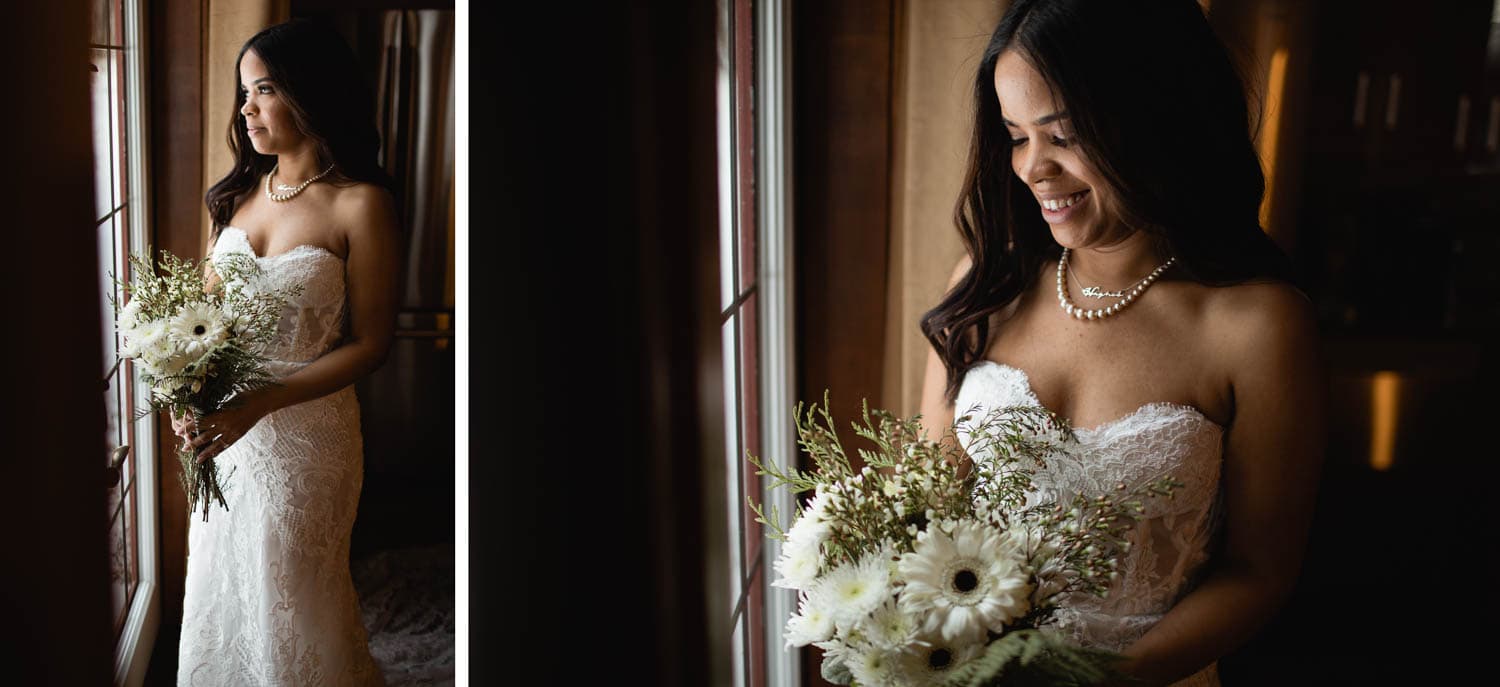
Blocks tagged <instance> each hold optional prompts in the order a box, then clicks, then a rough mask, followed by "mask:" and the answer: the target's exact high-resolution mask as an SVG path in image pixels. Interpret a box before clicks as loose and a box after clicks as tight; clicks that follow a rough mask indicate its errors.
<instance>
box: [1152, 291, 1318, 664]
mask: <svg viewBox="0 0 1500 687" xmlns="http://www.w3.org/2000/svg"><path fill="white" fill-rule="evenodd" d="M1237 288H1240V289H1245V291H1243V293H1242V295H1240V296H1235V297H1233V300H1234V301H1236V302H1234V303H1226V304H1224V305H1225V306H1226V307H1225V308H1224V311H1226V312H1231V313H1237V314H1234V315H1232V316H1231V317H1232V320H1230V321H1229V323H1228V325H1227V326H1224V327H1220V328H1217V331H1211V333H1210V335H1211V336H1214V337H1215V340H1214V341H1212V342H1210V343H1211V344H1213V345H1215V346H1216V347H1217V350H1220V351H1222V352H1223V355H1225V356H1226V358H1227V360H1229V361H1231V372H1230V383H1231V386H1232V389H1233V392H1234V404H1235V410H1234V419H1233V420H1232V422H1231V426H1230V428H1229V430H1228V433H1227V435H1226V438H1225V453H1224V462H1223V472H1222V479H1223V488H1224V497H1225V502H1224V506H1225V517H1226V519H1225V521H1224V528H1225V529H1224V537H1225V540H1224V548H1223V550H1222V554H1221V555H1220V556H1219V557H1218V558H1217V559H1215V560H1214V561H1211V562H1210V565H1211V568H1210V572H1209V573H1208V575H1207V576H1206V577H1205V579H1204V580H1203V582H1202V583H1201V584H1200V585H1199V586H1198V587H1197V588H1196V589H1194V590H1193V591H1192V592H1191V593H1189V594H1188V595H1187V596H1185V597H1183V599H1182V600H1181V601H1180V602H1178V603H1177V605H1176V606H1174V607H1173V608H1172V610H1171V611H1169V612H1168V613H1167V614H1166V615H1165V616H1163V617H1162V619H1161V621H1160V622H1158V623H1157V624H1156V625H1155V626H1154V627H1152V629H1151V630H1150V631H1149V632H1147V633H1146V634H1145V636H1143V637H1141V639H1140V640H1139V641H1137V642H1136V643H1135V644H1134V645H1132V646H1131V647H1129V648H1128V649H1127V650H1126V652H1125V654H1126V656H1127V657H1128V661H1127V663H1126V665H1125V666H1123V668H1124V670H1125V671H1126V672H1127V673H1129V674H1132V675H1135V676H1138V677H1140V678H1143V679H1145V680H1146V681H1147V684H1169V683H1171V682H1172V681H1174V680H1179V679H1182V678H1184V677H1187V676H1188V675H1191V674H1193V673H1194V672H1195V671H1197V670H1199V669H1200V668H1201V667H1203V666H1205V665H1207V664H1209V663H1210V662H1212V661H1214V660H1217V659H1218V658H1220V657H1222V656H1224V655H1225V654H1228V653H1229V652H1231V651H1233V650H1234V649H1236V648H1237V647H1239V646H1241V645H1243V644H1244V643H1245V642H1246V641H1247V640H1249V639H1250V638H1251V637H1252V636H1253V635H1254V634H1255V633H1256V632H1257V631H1258V630H1259V629H1260V628H1261V627H1263V626H1264V625H1265V624H1266V623H1267V622H1268V621H1269V620H1270V619H1271V618H1272V616H1273V615H1274V614H1275V613H1276V612H1277V610H1278V609H1279V608H1280V607H1281V606H1282V604H1283V603H1284V602H1285V601H1286V599H1287V597H1288V596H1289V595H1290V593H1291V591H1292V588H1293V587H1294V585H1295V584H1296V580H1297V575H1298V572H1299V569H1300V567H1301V563H1302V557H1303V553H1304V548H1305V546H1306V541H1307V534H1308V529H1309V526H1310V524H1311V521H1312V515H1313V508H1314V502H1315V500H1316V492H1317V482H1318V478H1319V474H1320V472H1321V469H1322V462H1323V432H1324V429H1323V384H1324V379H1323V372H1322V367H1321V364H1320V362H1319V360H1318V356H1319V354H1318V350H1317V338H1316V337H1317V324H1316V320H1315V318H1314V315H1313V312H1312V307H1311V305H1309V304H1308V303H1307V302H1306V300H1305V299H1304V298H1303V297H1302V296H1301V295H1300V294H1299V293H1297V292H1296V291H1294V290H1293V289H1291V288H1290V287H1287V286H1281V285H1257V286H1252V287H1237ZM1230 306H1232V307H1230Z"/></svg>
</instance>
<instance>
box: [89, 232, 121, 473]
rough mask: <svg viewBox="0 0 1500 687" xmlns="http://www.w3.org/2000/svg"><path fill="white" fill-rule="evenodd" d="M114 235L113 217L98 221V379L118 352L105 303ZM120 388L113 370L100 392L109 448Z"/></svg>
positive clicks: (116, 434) (116, 426)
mask: <svg viewBox="0 0 1500 687" xmlns="http://www.w3.org/2000/svg"><path fill="white" fill-rule="evenodd" d="M115 232H116V228H115V220H114V218H113V217H112V218H110V219H107V220H105V221H104V222H101V223H100V224H99V226H98V234H97V240H98V253H99V254H98V263H97V264H98V270H99V272H98V273H99V275H100V280H99V285H100V291H99V317H100V334H101V343H102V344H103V351H104V357H103V359H102V360H100V361H99V366H98V367H97V368H96V369H97V370H98V374H99V379H101V380H102V379H104V375H105V374H106V373H108V372H109V369H110V368H111V367H113V366H114V364H115V355H116V352H117V351H118V348H117V346H116V344H117V341H118V337H117V335H116V333H115V311H114V306H112V305H110V303H109V298H110V296H112V295H113V294H114V293H115V288H114V284H113V282H112V281H111V280H110V279H109V278H108V276H106V275H108V274H111V273H113V274H118V271H117V270H116V268H115V265H116V262H117V256H118V255H119V253H118V245H117V244H116V239H117V238H118V236H117V234H116V233H115ZM122 387H123V383H122V380H121V378H120V376H119V372H118V371H116V372H115V376H114V377H111V378H110V380H109V389H108V390H106V391H105V392H104V404H105V413H106V414H105V417H106V421H107V422H108V423H109V424H108V426H107V428H106V431H105V436H106V437H108V439H109V448H110V449H113V448H114V447H115V446H118V445H119V442H120V430H121V427H120V421H119V420H120V399H121V394H120V389H121V388H122ZM105 459H106V460H108V454H106V455H105Z"/></svg>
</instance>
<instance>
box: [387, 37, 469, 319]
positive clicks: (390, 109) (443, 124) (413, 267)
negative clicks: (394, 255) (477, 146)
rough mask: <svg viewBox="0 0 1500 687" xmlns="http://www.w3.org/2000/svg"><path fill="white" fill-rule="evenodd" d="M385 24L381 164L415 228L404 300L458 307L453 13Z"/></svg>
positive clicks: (409, 226)
mask: <svg viewBox="0 0 1500 687" xmlns="http://www.w3.org/2000/svg"><path fill="white" fill-rule="evenodd" d="M381 26H382V31H381V34H382V39H381V60H380V73H379V80H378V83H377V86H376V89H377V93H376V103H377V105H376V107H377V108H378V109H379V112H378V115H377V116H378V117H379V120H380V130H381V132H382V136H381V163H382V164H383V165H384V166H385V169H386V171H387V172H389V173H390V175H391V176H392V177H393V178H395V179H396V182H397V183H398V184H400V185H401V187H402V188H401V192H400V194H399V195H400V197H401V198H403V199H405V204H406V206H405V208H404V215H405V216H404V217H402V218H401V220H402V221H401V224H402V226H403V227H405V228H406V230H407V231H408V232H409V235H408V237H407V243H408V247H407V251H406V256H407V266H406V274H407V278H406V285H405V288H404V290H403V294H402V307H405V308H431V309H440V308H452V307H453V306H454V299H453V290H452V287H451V283H452V278H453V277H452V271H453V270H452V266H453V264H454V263H453V260H452V259H451V256H450V255H449V253H450V250H449V245H450V243H451V241H452V238H453V234H454V232H453V222H452V216H451V213H450V212H449V207H450V205H452V202H453V193H454V152H453V150H454V149H453V143H454V141H453V129H454V102H455V101H454V89H453V78H454V63H453V58H454V42H453V32H454V13H453V12H451V11H446V10H391V11H387V12H385V13H383V15H382V16H381Z"/></svg>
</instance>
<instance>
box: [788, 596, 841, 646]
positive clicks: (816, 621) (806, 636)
mask: <svg viewBox="0 0 1500 687" xmlns="http://www.w3.org/2000/svg"><path fill="white" fill-rule="evenodd" d="M832 636H833V615H831V614H830V613H829V612H828V605H827V603H825V599H823V598H821V597H819V596H814V595H810V594H806V593H804V594H802V595H801V598H800V599H799V600H798V602H797V615H794V616H792V617H791V618H789V619H787V621H786V645H787V647H788V648H790V647H794V646H807V645H808V644H812V643H814V642H824V641H827V640H828V639H829V638H830V637H832Z"/></svg>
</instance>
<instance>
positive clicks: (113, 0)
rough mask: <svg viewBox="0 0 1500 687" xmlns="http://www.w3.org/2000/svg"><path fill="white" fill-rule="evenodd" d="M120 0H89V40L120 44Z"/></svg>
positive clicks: (106, 43) (102, 43) (103, 43)
mask: <svg viewBox="0 0 1500 687" xmlns="http://www.w3.org/2000/svg"><path fill="white" fill-rule="evenodd" d="M120 4H121V3H120V0H89V42H90V43H93V44H95V45H119V44H120V18H121V14H120Z"/></svg>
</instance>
